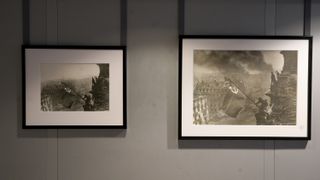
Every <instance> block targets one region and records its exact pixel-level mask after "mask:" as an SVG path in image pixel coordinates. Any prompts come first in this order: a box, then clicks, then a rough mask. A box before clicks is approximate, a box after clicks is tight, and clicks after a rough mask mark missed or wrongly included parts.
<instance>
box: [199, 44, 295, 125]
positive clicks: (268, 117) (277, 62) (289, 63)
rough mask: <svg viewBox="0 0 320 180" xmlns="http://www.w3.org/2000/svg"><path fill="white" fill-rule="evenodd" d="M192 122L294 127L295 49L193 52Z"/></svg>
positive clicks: (200, 123)
mask: <svg viewBox="0 0 320 180" xmlns="http://www.w3.org/2000/svg"><path fill="white" fill-rule="evenodd" d="M193 84H194V88H193V91H194V96H193V103H194V104H193V109H194V111H193V114H194V121H193V122H194V124H199V125H202V124H206V125H209V124H212V125H295V124H296V101H297V97H296V96H297V93H296V92H297V51H210V50H195V51H194V83H193Z"/></svg>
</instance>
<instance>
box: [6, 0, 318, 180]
mask: <svg viewBox="0 0 320 180" xmlns="http://www.w3.org/2000/svg"><path fill="white" fill-rule="evenodd" d="M127 5H128V6H127V8H128V14H127V15H128V16H127V20H128V21H127V29H126V30H127V46H128V58H127V59H128V79H127V80H128V83H127V84H128V89H127V91H128V129H127V131H121V130H66V129H64V130H62V129H59V130H56V129H51V130H45V129H43V130H22V129H21V95H20V94H21V63H20V62H21V53H20V45H21V44H22V43H23V19H22V0H1V1H0V22H1V28H0V40H1V41H0V60H1V66H0V73H1V75H0V79H1V81H0V82H1V83H2V84H1V93H0V96H1V98H0V99H1V101H0V103H1V108H0V112H1V113H0V114H1V118H0V179H1V180H21V179H26V180H88V179H90V180H106V179H110V180H125V179H130V180H147V179H152V180H162V179H168V180H173V179H175V180H194V179H198V180H209V179H210V180H211V179H217V180H235V179H237V180H241V179H242V180H287V179H290V180H301V179H306V180H318V179H319V176H320V172H319V166H320V156H319V154H320V147H319V146H320V145H319V143H320V138H319V129H320V128H319V127H320V123H319V122H318V120H319V119H320V113H319V110H318V109H319V106H320V95H319V93H317V90H319V89H320V85H319V80H318V79H317V78H316V77H318V76H320V72H319V71H317V69H319V68H320V63H319V61H318V59H319V58H320V53H319V52H318V51H317V49H319V48H320V45H319V44H320V41H319V38H320V35H319V34H320V13H319V12H320V1H319V0H313V2H312V17H311V18H312V19H311V23H312V26H311V34H312V35H313V36H314V47H313V48H314V49H315V50H314V55H313V58H314V62H313V70H314V71H313V76H314V77H315V78H314V79H313V96H312V100H313V103H312V104H313V106H312V110H313V112H312V140H311V141H308V142H305V141H264V140H259V141H257V140H256V141H244V140H242V141H208V140H201V141H180V142H178V140H177V129H178V127H177V121H178V119H177V118H178V100H177V96H178V6H179V5H178V0H128V4H127ZM29 10H30V19H29V23H28V24H29V28H28V30H29V32H28V31H27V33H28V35H29V39H30V42H31V44H60V45H64V44H74V45H118V44H120V40H121V37H120V36H121V21H120V19H121V16H120V1H119V0H30V4H29ZM184 10H185V19H184V30H185V34H246V35H302V33H303V0H241V1H239V0H185V9H184ZM24 32H26V31H24Z"/></svg>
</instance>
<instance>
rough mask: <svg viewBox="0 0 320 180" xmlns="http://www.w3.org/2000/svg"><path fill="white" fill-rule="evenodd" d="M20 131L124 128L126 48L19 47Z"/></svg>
mask: <svg viewBox="0 0 320 180" xmlns="http://www.w3.org/2000/svg"><path fill="white" fill-rule="evenodd" d="M22 54H23V59H22V64H23V111H24V112H23V114H24V117H23V127H24V128H94V127H98V128H126V48H125V47H123V46H22Z"/></svg>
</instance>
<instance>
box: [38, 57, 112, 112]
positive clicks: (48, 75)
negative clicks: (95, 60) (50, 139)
mask: <svg viewBox="0 0 320 180" xmlns="http://www.w3.org/2000/svg"><path fill="white" fill-rule="evenodd" d="M40 66H41V110H42V111H107V110H109V64H107V63H106V64H41V65H40Z"/></svg>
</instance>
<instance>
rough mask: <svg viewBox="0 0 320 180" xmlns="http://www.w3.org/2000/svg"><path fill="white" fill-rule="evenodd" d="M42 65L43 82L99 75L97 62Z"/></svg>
mask: <svg viewBox="0 0 320 180" xmlns="http://www.w3.org/2000/svg"><path fill="white" fill-rule="evenodd" d="M40 66H41V67H40V71H41V81H42V82H44V81H48V80H59V79H83V78H88V77H93V76H98V75H99V67H98V65H97V64H84V63H81V64H80V63H50V64H49V63H48V64H47V63H46V64H41V65H40Z"/></svg>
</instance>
